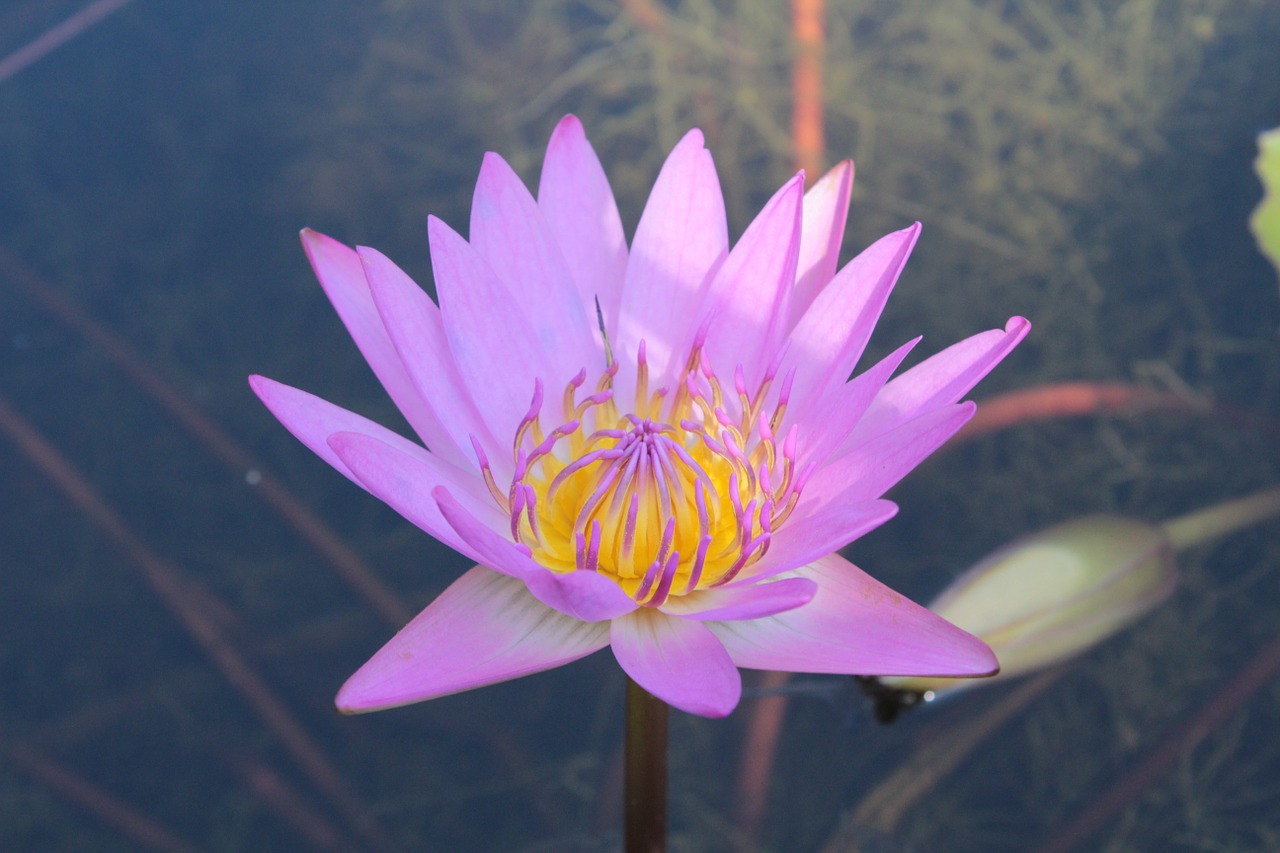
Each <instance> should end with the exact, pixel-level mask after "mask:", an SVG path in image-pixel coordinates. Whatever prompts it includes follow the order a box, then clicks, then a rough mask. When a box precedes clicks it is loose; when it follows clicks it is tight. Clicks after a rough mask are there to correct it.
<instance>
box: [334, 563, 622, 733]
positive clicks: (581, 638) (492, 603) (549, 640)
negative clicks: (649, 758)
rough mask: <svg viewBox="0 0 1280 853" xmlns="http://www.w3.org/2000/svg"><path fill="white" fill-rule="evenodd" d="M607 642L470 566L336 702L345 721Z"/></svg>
mask: <svg viewBox="0 0 1280 853" xmlns="http://www.w3.org/2000/svg"><path fill="white" fill-rule="evenodd" d="M608 642H609V631H608V628H607V626H606V625H605V623H603V622H600V623H594V624H592V623H588V622H582V621H580V620H578V619H572V618H570V617H568V616H565V615H564V614H562V613H558V612H556V611H555V610H552V609H551V608H549V607H547V606H546V605H544V604H542V603H541V602H539V601H538V600H537V599H535V598H534V597H533V596H532V595H530V594H529V591H528V590H527V589H526V588H525V586H524V584H523V583H521V582H520V581H518V580H516V579H514V578H509V577H505V576H503V575H500V574H497V573H496V572H491V571H489V570H488V569H486V568H484V567H483V566H476V567H475V568H473V569H471V570H470V571H469V572H467V573H466V574H464V575H463V576H462V577H460V578H458V579H457V580H456V581H454V582H453V583H452V584H451V585H450V586H449V588H448V589H446V590H445V591H444V592H443V593H441V594H440V597H439V598H437V599H436V600H435V601H433V602H431V604H429V605H428V606H427V609H426V610H423V611H422V612H421V613H419V614H418V615H417V616H415V617H414V618H413V620H412V621H410V622H409V624H408V625H405V626H404V628H402V629H401V630H400V633H398V634H396V635H395V637H393V638H392V639H391V641H390V642H388V643H387V644H386V645H385V646H383V647H382V648H381V649H380V650H379V651H378V653H377V654H375V655H374V656H373V657H372V658H370V659H369V661H368V663H366V664H365V665H364V666H362V667H360V669H359V670H357V671H356V674H355V675H353V676H351V678H349V679H348V680H347V683H346V684H344V685H342V689H341V690H340V691H338V697H337V700H336V703H337V706H338V710H340V711H342V712H343V713H346V714H354V713H360V712H363V711H379V710H382V709H384V708H395V707H398V706H400V705H407V704H409V703H410V702H421V701H422V700H424V699H434V698H436V697H438V696H447V695H449V694H450V693H457V692H459V691H462V690H470V689H471V688H473V687H484V686H486V685H489V684H497V683H498V682H500V681H507V680H510V679H512V678H519V677H520V676H522V675H530V674H532V673H535V672H542V671H543V670H547V669H552V668H554V667H557V666H561V665H563V664H566V663H569V662H570V661H575V660H578V659H579V658H583V657H586V656H587V655H589V654H591V653H592V652H594V651H597V650H599V649H602V648H604V646H605V645H606V644H608Z"/></svg>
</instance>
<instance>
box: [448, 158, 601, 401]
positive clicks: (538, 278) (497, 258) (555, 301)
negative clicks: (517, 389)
mask: <svg viewBox="0 0 1280 853" xmlns="http://www.w3.org/2000/svg"><path fill="white" fill-rule="evenodd" d="M588 236H591V237H594V236H595V235H594V234H592V235H580V236H579V239H586V238H587V237H588ZM470 243H471V247H472V248H473V249H475V250H476V253H477V254H478V255H480V257H482V258H484V260H485V261H486V262H487V263H488V265H489V268H490V269H492V270H493V271H494V273H495V274H496V275H497V276H498V278H499V279H500V280H501V281H502V283H503V284H504V285H505V286H506V290H507V292H508V293H509V294H510V296H511V300H512V302H513V303H514V305H515V306H516V307H517V308H518V309H519V311H520V312H521V313H522V314H524V317H525V322H526V324H527V325H528V326H529V328H530V329H531V331H532V332H533V334H534V336H535V340H536V342H537V344H538V346H540V347H542V348H543V349H545V350H546V352H547V358H548V359H549V360H550V362H551V363H552V364H554V365H556V366H558V367H561V368H562V369H563V370H564V371H565V372H564V376H563V378H561V377H556V376H548V377H545V378H546V379H547V381H549V382H555V384H556V385H560V384H561V383H562V382H563V381H564V380H567V379H568V378H569V377H570V376H573V375H574V374H575V373H577V372H578V371H579V370H581V369H583V368H588V369H592V368H597V367H598V368H601V369H603V367H604V363H605V357H604V344H603V340H602V338H601V337H600V323H599V321H598V319H597V317H596V306H595V300H593V299H584V298H583V296H582V294H581V293H580V292H579V290H578V287H577V284H576V283H575V281H574V277H573V274H572V273H570V271H569V265H568V264H567V263H566V262H565V259H564V255H563V254H562V253H561V251H560V246H559V245H558V244H557V242H556V239H555V237H554V236H553V235H552V232H551V229H550V228H549V227H548V225H547V223H546V220H545V219H543V216H542V211H541V210H540V209H539V208H538V203H537V202H536V201H534V200H533V196H532V195H530V193H529V190H528V188H527V187H526V186H525V185H524V182H523V181H521V180H520V177H519V176H518V175H516V173H515V172H514V171H513V170H512V168H511V167H510V166H509V165H508V164H507V161H506V160H503V159H502V158H501V157H499V156H498V155H497V154H493V153H489V154H486V155H484V162H483V164H482V165H481V167H480V177H479V179H478V180H477V181H476V190H475V195H474V196H473V197H472V201H471V234H470Z"/></svg>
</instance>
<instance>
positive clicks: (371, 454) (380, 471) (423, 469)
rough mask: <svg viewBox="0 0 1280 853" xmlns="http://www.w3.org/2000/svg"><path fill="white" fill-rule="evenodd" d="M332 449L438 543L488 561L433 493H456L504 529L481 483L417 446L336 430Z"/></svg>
mask: <svg viewBox="0 0 1280 853" xmlns="http://www.w3.org/2000/svg"><path fill="white" fill-rule="evenodd" d="M328 443H329V447H330V449H331V451H332V452H333V453H334V454H335V455H337V457H338V458H339V459H340V460H342V464H343V465H345V466H346V468H347V469H348V470H349V471H350V472H351V475H352V476H353V477H354V478H355V480H356V482H358V483H360V485H362V486H364V487H365V488H366V489H368V490H369V492H370V493H372V494H373V495H374V496H375V497H377V498H378V499H379V500H381V501H382V502H383V503H385V504H387V505H388V506H390V507H391V508H392V509H394V510H395V511H396V512H398V513H400V514H401V515H402V516H404V517H405V518H406V519H408V520H409V521H410V522H412V523H413V524H415V525H417V526H418V527H419V528H421V529H422V530H425V531H426V532H427V533H429V534H431V535H432V536H433V537H435V538H436V539H438V540H440V541H441V542H443V543H445V544H446V545H448V546H449V547H450V548H453V549H454V550H455V551H461V552H462V553H463V554H466V555H467V556H468V557H470V558H471V559H473V560H475V561H476V562H477V563H483V562H484V560H483V559H481V558H480V557H479V556H478V555H477V554H476V552H475V551H474V550H472V549H471V548H469V547H468V546H467V543H466V542H465V541H464V540H463V539H462V538H461V537H459V536H458V535H457V534H456V533H454V531H453V528H452V527H451V526H450V525H449V524H447V523H446V522H445V520H444V517H443V516H442V515H440V510H439V508H438V507H437V506H436V501H435V499H434V498H433V497H432V496H431V490H432V489H434V488H435V487H436V486H439V485H447V486H449V487H450V488H452V489H454V490H455V491H456V492H457V493H458V494H459V495H461V496H462V499H464V500H465V501H466V502H467V505H468V506H469V507H470V508H471V509H472V511H473V512H475V513H478V514H479V515H480V516H481V517H482V518H484V519H485V520H486V521H487V522H488V523H490V524H494V525H500V524H502V523H503V522H504V520H505V518H506V517H505V516H504V515H503V514H502V513H501V512H499V511H498V510H497V509H496V508H495V507H494V506H493V504H492V503H491V501H490V498H489V495H488V492H487V491H486V490H485V488H484V484H483V482H481V480H480V479H479V478H478V477H476V476H474V475H471V474H470V473H469V472H465V471H461V470H459V469H457V468H454V467H453V466H452V465H450V464H449V463H447V462H444V461H443V460H441V459H438V458H437V457H434V456H432V455H431V454H430V453H428V452H427V451H425V450H423V449H422V448H420V447H416V446H414V445H408V446H407V447H406V446H405V445H406V444H408V443H407V442H405V443H402V444H392V443H390V442H387V441H385V440H383V439H379V438H374V437H372V436H370V435H368V434H364V433H356V432H335V433H333V434H332V435H330V436H329V438H328Z"/></svg>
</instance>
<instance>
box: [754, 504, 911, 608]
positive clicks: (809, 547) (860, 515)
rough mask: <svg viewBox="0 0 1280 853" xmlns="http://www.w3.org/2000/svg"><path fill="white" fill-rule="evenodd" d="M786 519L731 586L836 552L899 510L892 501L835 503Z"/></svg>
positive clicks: (804, 564) (805, 563)
mask: <svg viewBox="0 0 1280 853" xmlns="http://www.w3.org/2000/svg"><path fill="white" fill-rule="evenodd" d="M800 513H801V510H799V509H797V513H796V517H793V518H790V519H788V521H787V523H786V524H784V525H782V528H781V529H780V530H778V531H777V532H775V533H774V534H773V540H772V541H771V542H770V543H769V550H768V552H766V553H765V555H764V556H763V557H761V558H760V561H759V562H758V563H756V564H755V565H754V566H752V567H751V568H750V569H748V570H747V571H745V572H743V573H742V574H741V575H740V576H739V577H737V578H735V579H734V580H733V582H732V583H731V584H730V585H731V586H735V587H736V586H738V585H740V584H744V583H756V582H757V581H759V580H760V579H761V578H767V577H772V576H773V575H776V574H778V573H780V572H785V571H787V570H789V569H794V568H797V567H799V566H806V565H808V564H809V563H812V562H813V561H814V560H817V559H818V558H819V557H825V556H826V555H828V554H831V553H834V552H836V551H839V550H840V549H841V548H843V547H844V546H846V545H848V544H849V543H850V542H852V541H854V540H855V539H858V538H859V537H861V536H864V535H866V534H867V533H870V532H871V531H872V530H875V529H876V528H877V527H879V526H880V525H882V524H884V523H885V522H886V521H888V520H889V519H891V518H893V517H894V516H895V515H897V514H898V507H897V505H896V504H894V503H892V502H891V501H881V500H869V501H860V502H852V501H844V500H837V501H833V502H832V503H829V504H827V505H826V506H824V507H823V508H822V509H820V510H817V511H816V512H812V513H809V514H808V515H800Z"/></svg>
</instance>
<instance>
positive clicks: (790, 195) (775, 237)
mask: <svg viewBox="0 0 1280 853" xmlns="http://www.w3.org/2000/svg"><path fill="white" fill-rule="evenodd" d="M803 198H804V174H803V173H801V174H799V175H796V176H795V177H794V178H792V179H791V180H790V181H788V182H787V183H786V184H784V185H783V186H782V188H781V189H780V190H778V191H777V192H776V193H774V195H773V198H771V199H770V200H769V203H768V204H766V205H765V206H764V209H763V210H761V211H760V213H759V214H758V215H757V216H756V218H755V219H754V220H752V222H751V224H750V225H749V226H747V230H746V231H745V232H744V233H743V235H742V237H741V239H739V240H738V243H737V245H735V246H734V247H733V251H731V252H730V253H729V257H728V258H726V259H725V262H724V264H723V265H722V266H721V267H720V271H719V272H718V273H716V277H715V278H714V279H713V280H712V281H711V285H710V287H709V288H708V290H707V295H706V298H705V300H704V303H703V306H702V307H701V308H700V309H699V311H700V316H699V317H698V320H699V323H698V324H699V325H700V324H701V320H702V319H703V317H706V316H709V315H710V316H714V317H715V320H714V324H713V325H712V327H711V334H710V336H709V337H708V338H707V353H708V354H709V355H710V356H711V363H712V364H713V365H716V366H718V367H719V368H720V369H721V370H726V371H731V370H733V369H734V368H735V367H737V366H738V365H741V366H742V368H743V371H744V373H745V375H746V378H747V381H748V382H750V383H755V382H758V381H760V379H761V378H762V376H761V375H762V374H763V372H764V370H765V368H766V367H768V363H769V362H771V361H772V360H773V357H774V355H775V354H776V353H777V351H778V348H779V347H780V346H781V345H782V341H783V338H784V336H785V334H786V331H787V325H788V323H789V321H790V318H791V291H792V290H793V289H794V288H795V280H796V257H797V255H798V254H799V251H800V223H801V219H800V211H801V207H802V201H803Z"/></svg>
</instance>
